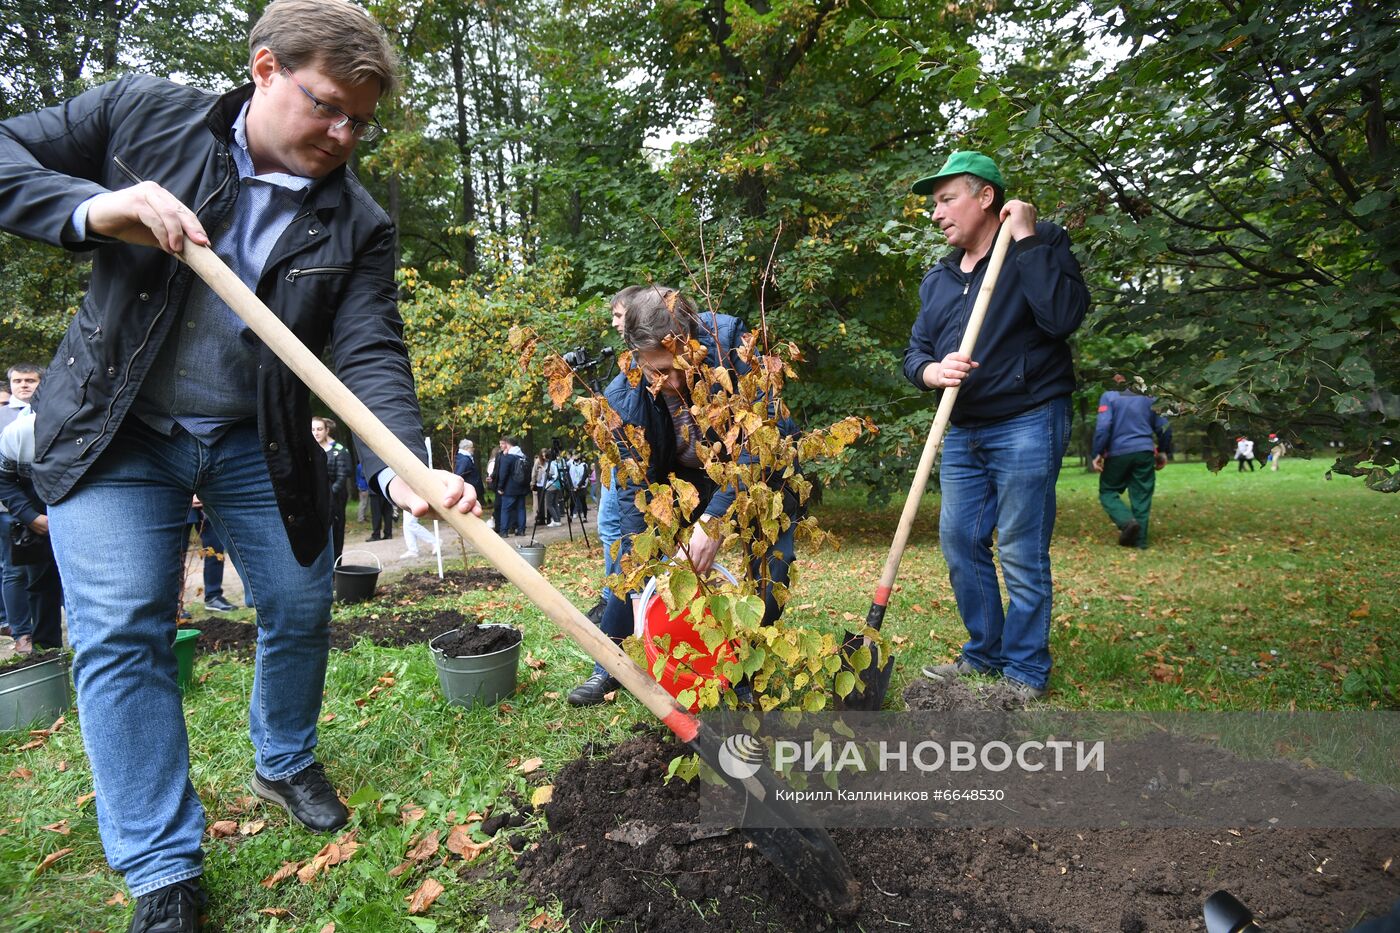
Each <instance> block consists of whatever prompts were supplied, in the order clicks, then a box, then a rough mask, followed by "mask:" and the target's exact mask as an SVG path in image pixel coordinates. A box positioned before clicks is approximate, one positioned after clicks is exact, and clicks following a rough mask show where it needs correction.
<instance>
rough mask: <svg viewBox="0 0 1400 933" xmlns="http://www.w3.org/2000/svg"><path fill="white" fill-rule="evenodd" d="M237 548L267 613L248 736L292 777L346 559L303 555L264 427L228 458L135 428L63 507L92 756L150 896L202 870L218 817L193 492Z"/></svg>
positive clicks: (309, 739)
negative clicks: (182, 643) (185, 687)
mask: <svg viewBox="0 0 1400 933" xmlns="http://www.w3.org/2000/svg"><path fill="white" fill-rule="evenodd" d="M194 494H198V495H199V498H200V499H201V500H203V502H204V511H205V515H206V516H208V518H209V521H210V522H212V523H213V525H214V527H215V529H216V530H217V531H218V534H219V537H220V538H222V539H223V541H224V543H225V544H226V545H227V553H228V556H229V558H230V559H232V560H233V562H234V565H235V566H236V567H237V569H238V574H239V576H240V577H242V578H243V580H244V581H246V583H247V590H248V593H249V594H251V597H252V600H253V604H254V605H255V606H256V608H257V612H258V629H259V631H258V647H257V654H256V663H255V667H254V674H253V688H252V690H253V692H252V697H251V699H250V703H249V710H248V731H249V734H250V735H251V737H252V740H253V750H254V753H255V762H256V766H257V770H258V772H259V773H261V774H262V775H263V776H264V777H267V778H271V779H273V780H281V779H284V778H287V777H290V776H291V775H293V774H295V773H297V772H298V771H300V770H302V769H303V768H305V767H306V766H307V765H309V764H311V763H312V761H313V760H314V758H313V754H312V753H313V750H314V749H315V747H316V719H317V717H318V715H319V714H320V710H321V691H322V689H323V687H324V684H325V674H326V654H327V652H328V650H329V647H330V609H331V579H330V578H331V564H332V559H331V553H330V547H329V543H330V536H329V534H328V535H327V538H326V541H327V548H326V550H325V551H323V552H322V553H321V555H320V557H318V558H317V559H316V561H315V563H314V564H313V565H312V566H310V567H302V566H301V565H300V564H298V563H297V560H296V558H295V557H294V556H293V555H292V551H291V546H290V544H289V543H288V541H287V533H286V531H285V529H284V528H283V525H282V520H281V516H280V513H279V510H278V507H277V501H276V499H275V498H274V496H273V492H272V485H271V483H270V481H269V479H268V473H267V464H266V461H265V460H264V458H263V453H262V451H261V449H260V444H259V441H258V432H257V428H256V426H254V425H252V424H245V425H239V426H236V427H234V428H233V429H231V430H229V431H228V432H227V433H226V434H225V435H224V436H223V437H222V438H220V439H219V440H218V441H217V442H216V443H214V444H213V446H206V445H205V444H203V443H201V442H200V441H198V440H196V439H195V438H193V437H191V436H190V435H189V434H186V433H185V432H184V431H183V430H178V429H177V431H176V434H175V436H174V437H163V436H161V435H160V434H158V433H157V432H155V431H152V430H151V429H149V428H147V427H146V426H145V425H144V424H142V423H141V422H139V421H138V420H137V419H136V418H135V417H131V418H128V419H127V423H126V424H124V425H123V426H122V428H121V430H120V432H119V433H118V435H117V436H116V437H115V438H114V439H113V440H112V443H111V445H110V446H109V447H108V448H107V449H106V450H105V451H103V452H102V454H101V456H100V457H99V458H98V461H97V463H96V464H94V465H93V467H92V468H91V469H90V470H89V471H88V472H87V475H86V476H84V477H83V479H82V481H81V482H80V483H79V484H78V486H77V487H76V488H75V489H74V491H73V492H72V493H71V494H69V495H68V497H67V498H65V499H64V500H63V501H61V502H59V503H57V504H55V505H53V506H51V507H50V509H49V523H50V531H51V534H52V536H53V544H54V551H55V553H56V555H57V557H58V562H59V567H60V569H61V570H62V574H63V582H64V589H65V591H66V593H65V597H66V605H67V609H68V620H69V621H68V625H69V636H70V639H71V641H72V643H73V650H74V661H73V680H74V683H75V685H76V687H77V692H78V712H79V716H80V722H81V724H82V734H83V745H84V747H85V748H86V749H87V754H88V758H89V759H90V760H91V763H92V772H93V783H94V789H95V790H96V791H97V819H98V830H99V831H100V833H101V835H102V844H103V848H104V849H105V850H106V853H107V860H108V862H109V863H110V864H111V866H112V868H113V869H115V870H116V871H119V872H122V873H123V874H125V876H126V882H127V886H128V887H129V888H130V889H131V893H132V894H133V895H134V896H137V897H139V896H141V895H142V894H146V893H148V892H150V891H153V890H155V889H156V888H160V887H163V886H165V885H167V884H171V883H173V882H175V881H181V880H183V879H186V878H191V877H194V876H195V875H198V874H200V873H201V871H202V863H203V853H202V852H201V850H200V840H201V838H202V837H203V835H204V809H203V807H202V806H201V805H200V802H199V798H198V797H197V796H196V795H195V791H194V787H193V786H192V785H191V783H190V777H189V769H190V764H189V738H188V735H187V733H186V731H185V719H184V714H183V711H182V709H181V705H180V690H179V687H178V686H177V685H176V666H175V655H174V652H173V650H172V647H171V646H172V643H173V642H174V638H175V620H176V613H177V612H178V606H179V603H180V568H181V560H180V556H181V553H182V550H183V548H182V545H183V540H182V537H183V535H184V533H185V517H186V515H187V513H188V512H189V508H190V497H191V495H194Z"/></svg>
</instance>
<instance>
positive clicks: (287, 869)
mask: <svg viewBox="0 0 1400 933" xmlns="http://www.w3.org/2000/svg"><path fill="white" fill-rule="evenodd" d="M299 868H301V862H283V863H282V867H281V868H279V869H277V870H276V871H275V872H273V873H272V874H270V875H268V876H267V877H266V878H264V879H263V880H262V881H260V882H259V884H261V885H262V886H263V887H265V888H267V889H269V890H271V889H272V888H275V887H277V886H278V885H279V884H281V883H282V882H284V881H286V880H287V879H288V878H290V877H292V875H295V874H296V873H297V869H299Z"/></svg>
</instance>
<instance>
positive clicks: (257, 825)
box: [238, 820, 267, 836]
mask: <svg viewBox="0 0 1400 933" xmlns="http://www.w3.org/2000/svg"><path fill="white" fill-rule="evenodd" d="M266 825H267V820H244V821H243V822H242V823H239V824H238V835H240V836H256V835H257V834H258V833H260V832H262V831H263V827H265V826H266Z"/></svg>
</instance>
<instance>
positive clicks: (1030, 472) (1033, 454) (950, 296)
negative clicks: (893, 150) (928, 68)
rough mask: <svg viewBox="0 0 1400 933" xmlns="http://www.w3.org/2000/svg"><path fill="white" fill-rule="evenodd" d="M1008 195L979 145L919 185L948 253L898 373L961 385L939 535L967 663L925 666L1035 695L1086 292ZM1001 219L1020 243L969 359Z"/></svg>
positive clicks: (939, 676)
mask: <svg viewBox="0 0 1400 933" xmlns="http://www.w3.org/2000/svg"><path fill="white" fill-rule="evenodd" d="M1005 192H1006V187H1005V183H1004V182H1003V181H1002V177H1001V172H1000V170H998V168H997V166H996V164H995V163H994V162H993V161H992V160H991V159H989V158H987V157H986V156H985V155H983V154H981V153H979V152H955V153H953V155H952V156H950V157H949V159H948V161H947V163H946V164H945V165H944V166H943V169H942V170H941V171H939V172H938V173H937V174H936V175H931V176H929V177H927V178H922V179H920V180H919V181H917V182H915V183H914V193H915V194H927V195H932V197H933V202H934V211H933V219H934V221H935V222H936V223H937V224H938V225H939V227H940V228H941V229H942V230H943V233H944V235H945V236H946V237H947V238H948V244H949V245H950V246H952V247H954V249H953V251H952V252H951V253H949V254H948V255H947V256H945V257H944V258H943V259H942V260H940V261H939V263H938V264H937V265H935V266H934V267H933V269H932V270H930V271H929V273H928V274H927V275H925V276H924V281H923V284H922V285H921V286H920V287H919V299H920V302H921V308H920V311H919V317H918V320H917V321H915V323H914V329H913V333H912V334H911V336H910V339H909V347H908V349H906V350H905V352H904V375H905V376H906V377H907V378H908V379H909V381H910V382H912V383H913V384H914V385H915V386H917V387H918V388H920V389H923V390H925V391H928V390H931V389H947V388H951V387H953V386H959V385H960V386H962V388H961V389H959V391H958V401H957V407H956V408H955V409H954V411H953V416H952V422H951V425H950V427H949V428H948V434H947V437H946V439H945V440H944V443H943V463H942V466H941V468H940V470H939V484H940V487H941V490H942V506H941V514H940V516H939V525H938V540H939V543H940V545H941V546H942V548H943V554H944V556H945V558H946V559H947V562H948V573H949V577H950V579H951V581H952V585H953V595H954V597H955V598H956V599H957V602H958V611H959V612H960V613H961V614H962V617H963V623H964V624H965V625H966V626H967V631H968V636H969V637H968V641H967V643H966V644H965V645H963V649H962V652H961V654H960V656H959V657H957V658H956V659H954V660H953V661H951V662H949V663H947V664H940V665H937V666H935V667H929V668H925V669H924V674H925V675H926V676H928V677H930V678H933V679H935V680H947V679H953V678H957V677H959V676H966V675H970V674H977V673H983V674H1000V675H1002V676H1004V677H1005V678H1006V680H1007V683H1008V684H1010V685H1011V687H1012V688H1013V689H1014V690H1015V691H1016V692H1017V693H1018V694H1019V695H1021V696H1022V697H1023V698H1025V699H1027V700H1035V699H1040V698H1042V697H1044V696H1045V694H1046V692H1047V689H1048V684H1049V680H1050V600H1051V594H1052V584H1051V580H1050V535H1051V532H1052V531H1053V530H1054V527H1055V480H1056V479H1057V478H1058V477H1059V475H1060V461H1061V459H1062V458H1063V457H1064V453H1065V446H1066V444H1067V443H1068V442H1069V396H1070V393H1072V392H1073V391H1074V384H1075V381H1074V366H1073V363H1072V361H1071V359H1070V350H1069V344H1068V343H1066V341H1067V340H1068V339H1069V336H1070V334H1072V333H1074V331H1075V330H1076V329H1077V328H1078V327H1079V325H1080V323H1081V322H1083V320H1084V314H1085V312H1086V311H1087V310H1088V305H1089V293H1088V289H1087V288H1086V286H1085V284H1084V277H1083V275H1082V274H1081V273H1080V271H1079V263H1078V262H1077V261H1076V260H1075V258H1074V255H1073V254H1072V253H1071V252H1070V247H1069V237H1068V236H1067V235H1066V234H1065V231H1064V230H1063V229H1061V228H1060V227H1058V226H1056V225H1055V224H1052V223H1037V222H1036V213H1035V208H1034V207H1032V206H1031V205H1030V204H1027V203H1026V202H1025V201H1005ZM1003 223H1007V224H1010V225H1011V236H1012V239H1013V241H1014V242H1013V244H1012V245H1011V248H1010V250H1009V251H1008V253H1007V257H1006V262H1005V265H1004V266H1003V267H1002V270H1001V277H1000V278H999V279H998V281H997V284H996V290H995V292H994V293H993V297H992V303H991V306H990V307H989V308H988V310H987V316H986V319H985V321H984V322H983V325H982V330H981V333H980V335H979V336H978V339H977V346H976V350H975V354H976V357H977V358H976V360H974V359H972V358H971V357H969V356H968V355H967V354H964V353H959V352H958V346H959V344H960V343H961V341H962V336H963V330H964V328H965V327H966V325H967V320H968V317H969V315H970V314H971V311H972V306H973V303H974V302H975V301H976V298H977V292H978V290H979V288H980V287H981V285H982V278H983V275H984V273H985V272H986V269H987V264H988V257H989V254H990V253H991V249H992V244H993V243H994V242H995V240H996V237H997V233H998V231H999V230H1000V227H1001V224H1003ZM993 532H996V542H997V551H998V555H999V556H1000V558H1001V566H1002V574H1003V576H1004V577H1005V578H1006V592H1007V600H1008V603H1007V605H1006V606H1005V607H1003V605H1002V596H1001V587H1000V586H999V585H998V582H997V574H996V565H995V564H994V563H993V561H992V534H993Z"/></svg>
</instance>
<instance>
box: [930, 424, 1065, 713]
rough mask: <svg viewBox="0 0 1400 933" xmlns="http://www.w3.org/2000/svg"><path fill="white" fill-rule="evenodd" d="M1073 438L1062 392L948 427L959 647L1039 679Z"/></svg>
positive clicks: (945, 491) (973, 658) (949, 526)
mask: <svg viewBox="0 0 1400 933" xmlns="http://www.w3.org/2000/svg"><path fill="white" fill-rule="evenodd" d="M1068 443H1069V399H1068V398H1067V397H1060V398H1056V399H1051V400H1050V401H1048V402H1046V403H1045V404H1043V405H1040V406H1037V407H1036V408H1033V409H1031V410H1030V411H1028V412H1025V413H1024V414H1020V415H1017V416H1015V417H1013V418H1007V419H1006V420H1005V421H1000V422H997V423H995V424H991V425H987V426H985V427H977V428H959V427H950V428H949V429H948V437H947V439H946V441H945V443H944V445H943V465H942V468H941V469H940V471H939V482H940V485H941V486H942V508H941V512H940V515H939V519H938V538H939V542H940V543H941V545H942V548H943V554H944V557H945V558H946V560H947V562H948V574H949V577H950V579H951V580H952V584H953V595H954V597H956V599H957V601H958V611H959V612H960V613H961V614H962V617H963V624H964V625H966V626H967V632H968V636H969V637H968V640H967V644H965V645H963V650H962V656H963V658H964V659H966V660H967V662H968V663H969V664H971V665H972V666H973V667H975V668H977V669H978V670H981V671H987V672H993V671H999V672H1000V673H1001V674H1002V675H1004V676H1006V677H1009V678H1011V679H1012V680H1016V681H1020V682H1021V683H1024V684H1029V685H1030V686H1032V687H1039V688H1044V687H1045V685H1046V684H1047V683H1048V682H1049V680H1050V602H1051V596H1052V583H1051V579H1050V535H1051V533H1052V532H1053V531H1054V529H1055V481H1056V480H1057V479H1058V478H1059V475H1060V461H1061V460H1062V459H1063V458H1064V454H1065V447H1066V446H1067V445H1068ZM993 530H995V531H996V533H997V553H998V556H999V557H1000V558H1001V569H1002V575H1003V576H1004V577H1005V579H1006V595H1007V601H1008V604H1007V606H1006V607H1005V608H1004V609H1003V606H1002V595H1001V589H1000V587H999V586H998V585H997V573H996V566H995V565H994V564H993V563H992V532H993Z"/></svg>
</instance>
